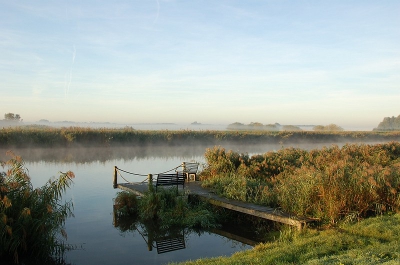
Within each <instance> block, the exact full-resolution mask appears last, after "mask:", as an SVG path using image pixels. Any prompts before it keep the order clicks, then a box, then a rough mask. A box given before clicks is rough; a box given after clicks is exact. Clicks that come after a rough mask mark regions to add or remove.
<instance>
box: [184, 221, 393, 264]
mask: <svg viewBox="0 0 400 265" xmlns="http://www.w3.org/2000/svg"><path fill="white" fill-rule="evenodd" d="M281 234H282V236H281V238H280V239H279V240H277V241H275V242H271V243H262V244H259V245H257V246H256V247H255V248H254V249H252V250H248V251H243V252H238V253H235V254H233V255H232V256H231V257H217V258H206V259H200V260H195V261H187V262H183V263H180V264H187V265H190V264H196V265H201V264H207V265H209V264H246V265H247V264H282V265H283V264H371V265H372V264H399V263H400V214H395V215H386V216H380V217H374V218H369V219H366V220H363V221H361V222H359V223H355V224H344V225H341V226H339V227H338V228H335V229H329V230H324V231H317V230H311V229H307V230H305V231H303V232H294V231H291V232H287V231H286V232H282V233H281Z"/></svg>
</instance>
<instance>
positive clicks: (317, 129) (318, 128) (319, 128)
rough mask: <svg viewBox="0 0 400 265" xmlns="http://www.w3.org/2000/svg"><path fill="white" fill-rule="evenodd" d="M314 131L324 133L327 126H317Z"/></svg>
mask: <svg viewBox="0 0 400 265" xmlns="http://www.w3.org/2000/svg"><path fill="white" fill-rule="evenodd" d="M313 130H314V131H324V130H325V126H324V125H316V126H314V128H313Z"/></svg>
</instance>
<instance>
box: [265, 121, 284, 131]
mask: <svg viewBox="0 0 400 265" xmlns="http://www.w3.org/2000/svg"><path fill="white" fill-rule="evenodd" d="M279 127H280V124H279V123H275V124H267V125H265V127H264V128H265V130H267V131H279Z"/></svg>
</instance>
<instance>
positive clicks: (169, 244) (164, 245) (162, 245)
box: [156, 236, 186, 254]
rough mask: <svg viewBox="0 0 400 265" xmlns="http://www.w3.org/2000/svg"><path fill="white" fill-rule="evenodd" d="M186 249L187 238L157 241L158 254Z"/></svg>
mask: <svg viewBox="0 0 400 265" xmlns="http://www.w3.org/2000/svg"><path fill="white" fill-rule="evenodd" d="M185 247H186V246H185V238H184V237H183V236H180V237H175V238H163V239H158V240H156V248H157V253H158V254H162V253H166V252H170V251H175V250H179V249H184V248H185Z"/></svg>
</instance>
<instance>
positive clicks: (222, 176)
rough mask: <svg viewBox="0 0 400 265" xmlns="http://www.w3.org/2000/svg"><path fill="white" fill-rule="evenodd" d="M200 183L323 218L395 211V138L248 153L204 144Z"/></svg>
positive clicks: (398, 168)
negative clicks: (383, 140)
mask: <svg viewBox="0 0 400 265" xmlns="http://www.w3.org/2000/svg"><path fill="white" fill-rule="evenodd" d="M205 158H206V161H207V166H206V168H205V169H204V170H203V171H202V174H201V178H202V179H203V185H204V186H205V187H208V188H212V189H214V190H215V191H216V192H217V193H219V194H220V195H223V196H225V197H228V198H232V199H237V200H242V201H248V202H253V203H258V204H262V205H268V206H272V207H277V208H281V209H282V210H284V211H286V212H289V213H293V214H296V215H298V216H304V217H308V218H316V219H319V220H321V222H322V223H323V224H329V225H332V224H336V223H337V222H340V221H346V220H357V219H360V218H363V217H367V216H371V215H379V214H383V213H387V212H399V211H400V143H399V142H389V143H384V144H375V145H367V144H347V145H344V146H343V147H341V148H339V147H338V146H331V147H326V148H323V149H320V150H311V151H305V150H301V149H296V148H286V149H281V150H278V151H277V152H267V153H265V154H263V155H255V156H252V157H249V156H248V155H247V154H238V153H236V152H233V151H226V150H225V149H224V148H221V147H214V148H211V149H207V151H206V153H205Z"/></svg>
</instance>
